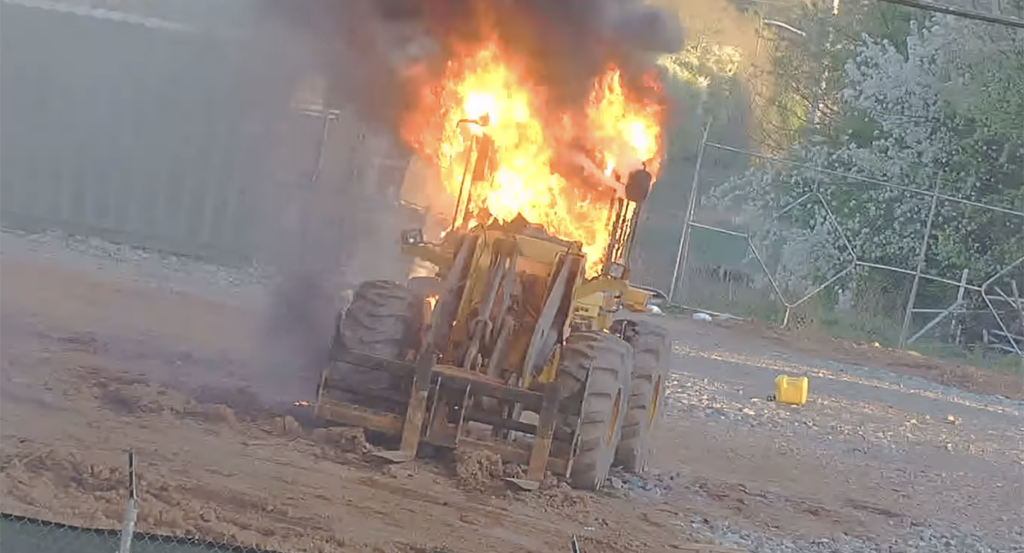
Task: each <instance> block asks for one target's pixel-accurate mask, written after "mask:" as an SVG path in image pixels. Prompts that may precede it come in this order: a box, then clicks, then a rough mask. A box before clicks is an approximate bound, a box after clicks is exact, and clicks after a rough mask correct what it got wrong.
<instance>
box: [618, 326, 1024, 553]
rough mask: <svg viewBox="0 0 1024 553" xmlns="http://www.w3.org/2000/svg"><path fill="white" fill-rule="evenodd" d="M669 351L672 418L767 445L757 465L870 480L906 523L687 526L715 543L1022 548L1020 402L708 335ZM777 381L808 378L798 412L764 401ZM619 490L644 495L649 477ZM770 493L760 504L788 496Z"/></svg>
mask: <svg viewBox="0 0 1024 553" xmlns="http://www.w3.org/2000/svg"><path fill="white" fill-rule="evenodd" d="M673 346H674V350H675V353H676V354H677V356H678V357H679V363H678V367H679V370H678V371H677V373H676V374H675V375H673V379H672V381H671V382H670V388H669V392H668V395H669V398H670V401H669V402H668V407H667V411H668V418H669V419H670V420H671V419H676V420H688V421H700V424H703V425H704V426H705V431H706V432H707V433H708V434H713V435H719V436H726V437H730V438H733V439H736V440H756V439H758V438H760V440H761V441H760V442H759V443H762V444H764V447H766V448H771V449H770V450H768V451H766V453H765V459H768V458H769V457H778V458H783V459H784V458H787V457H788V458H793V459H799V460H800V462H801V463H803V464H805V465H807V466H816V467H821V468H822V470H823V471H824V472H826V473H829V474H833V475H836V480H837V481H841V480H843V479H845V480H846V484H848V485H849V487H850V488H851V489H856V488H857V487H858V486H863V483H870V484H872V485H874V486H876V489H875V490H874V491H866V492H863V493H864V494H865V496H866V497H867V498H868V499H870V500H875V499H883V498H882V497H879V495H878V494H885V495H890V496H891V495H898V496H900V497H901V499H900V502H899V505H900V506H901V509H900V513H894V516H895V515H896V514H902V515H904V516H901V517H896V518H894V519H893V520H892V521H890V523H889V525H890V526H891V528H890V529H889V531H887V532H885V534H884V535H880V536H879V537H878V538H875V539H865V538H863V537H861V538H853V537H850V536H843V535H840V536H838V537H830V538H827V539H821V540H814V541H809V542H793V541H787V540H783V539H776V538H772V537H769V536H767V535H764V534H759V533H756V532H755V533H751V532H749V531H745V530H738V529H735V528H732V527H730V526H729V525H728V524H723V523H722V522H720V521H715V522H706V521H698V522H695V523H694V524H695V528H698V529H700V530H701V531H703V532H704V533H706V534H707V535H708V536H709V537H711V538H713V541H716V542H718V543H721V544H723V545H732V546H737V547H742V548H747V549H749V550H750V551H764V552H772V553H775V552H778V553H781V552H789V551H837V552H851V553H855V552H869V551H871V552H874V551H884V552H909V551H921V552H933V551H934V552H953V551H955V552H965V553H966V552H996V551H998V552H1011V551H1013V552H1024V530H1022V528H1024V402H1020V401H1014V400H1010V399H1007V398H1004V397H995V396H983V395H978V394H973V393H970V392H966V391H963V390H959V389H955V388H950V387H946V386H942V385H939V384H936V383H933V382H929V381H926V380H923V379H920V378H914V377H906V376H901V375H897V374H894V373H891V372H889V371H885V370H880V369H874V368H870V367H860V366H854V365H846V364H842V363H836V362H831V361H820V360H809V359H802V358H799V357H798V356H794V355H791V354H788V353H785V352H776V351H764V350H763V349H759V348H761V347H762V346H751V347H750V348H749V349H747V348H744V347H742V345H741V346H740V347H736V345H734V344H731V343H730V347H729V349H730V351H724V348H723V347H722V346H721V345H720V344H719V343H716V342H714V341H713V339H712V338H710V337H708V336H703V337H702V336H699V335H696V336H688V337H687V339H686V340H685V342H676V343H674V345H673ZM744 349H747V351H742V350H744ZM779 374H787V375H790V376H807V377H808V378H809V379H810V398H809V402H808V403H807V404H806V405H804V406H802V407H794V406H787V405H781V404H777V403H774V402H771V401H767V400H766V398H767V396H769V395H770V394H772V393H773V381H774V378H775V377H776V376H777V375H779ZM766 462H767V461H766ZM662 480H663V479H662ZM679 480H680V481H682V482H685V481H686V479H685V478H682V479H679ZM679 485H680V484H675V486H676V487H678V486H679ZM684 485H685V484H684ZM690 485H691V486H692V484H690ZM672 486H673V484H669V485H668V486H663V487H672ZM625 487H627V488H632V489H634V490H635V491H636V493H638V494H640V495H644V494H647V495H650V494H651V493H652V486H651V485H650V483H649V482H644V483H640V484H638V483H633V484H632V485H630V484H629V483H628V482H626V483H625ZM653 488H654V493H662V494H663V493H665V492H664V491H659V486H657V485H655V486H653ZM879 490H880V491H879ZM691 491H692V492H693V493H692V495H694V496H699V495H700V494H699V491H695V490H691ZM778 492H779V493H778V494H777V495H778V497H775V498H771V499H770V500H769V499H766V500H765V503H766V507H769V508H771V506H772V505H781V504H782V501H783V500H784V499H785V495H786V494H787V493H789V492H788V491H787V490H785V489H780V490H778ZM762 495H765V494H762ZM771 495H773V494H771V493H770V492H769V493H768V494H767V496H768V497H769V498H770V497H771ZM698 499H699V497H698Z"/></svg>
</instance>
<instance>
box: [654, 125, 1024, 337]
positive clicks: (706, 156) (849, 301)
mask: <svg viewBox="0 0 1024 553" xmlns="http://www.w3.org/2000/svg"><path fill="white" fill-rule="evenodd" d="M710 129H711V122H708V124H707V126H706V127H705V133H704V136H703V139H702V141H701V143H700V147H699V152H698V155H697V158H696V162H695V164H696V167H695V171H694V179H693V183H692V187H691V192H690V198H689V204H688V208H687V210H686V212H685V214H684V218H683V222H682V225H681V226H682V227H683V228H682V231H681V233H680V234H681V239H680V242H679V248H678V252H677V256H676V259H675V270H674V272H673V275H672V280H671V281H670V284H669V286H668V287H667V289H668V290H669V296H670V302H671V303H673V304H675V305H679V306H682V307H685V308H689V309H695V310H701V311H706V312H710V313H719V314H724V313H728V314H731V315H736V316H743V317H752V318H757V319H762V320H768V321H772V322H776V323H779V324H782V325H784V326H789V327H792V328H798V329H799V328H804V327H810V326H815V327H819V328H821V327H824V328H826V329H827V330H830V331H834V333H838V334H840V335H844V336H847V337H851V338H855V339H861V340H867V341H879V342H883V343H884V344H885V345H890V346H898V347H901V348H903V347H909V346H911V345H912V344H915V343H916V345H915V346H914V347H917V348H920V347H924V348H927V347H929V346H936V347H940V346H941V345H942V344H950V345H951V346H953V347H958V346H964V345H966V346H980V347H982V348H983V349H986V350H989V351H994V352H998V353H1003V354H1005V353H1010V354H1015V355H1017V356H1024V353H1022V352H1024V247H1022V244H1021V242H1020V237H1021V236H1024V212H1022V211H1020V210H1019V209H1015V208H1013V207H1006V206H999V205H987V204H985V203H982V202H979V201H975V200H973V199H971V198H965V197H962V196H959V195H957V194H954V193H950V192H946V188H945V186H944V183H942V182H936V183H935V184H934V186H933V187H932V188H931V189H930V190H926V189H920V188H917V187H914V186H912V185H907V184H904V183H900V182H890V181H885V180H881V179H878V178H871V177H866V176H863V175H854V174H848V173H843V172H840V171H836V170H832V169H829V168H827V167H824V166H820V165H810V164H807V163H804V162H798V161H794V160H788V159H782V158H776V157H772V156H768V155H765V154H762V153H758V152H754V151H750V150H746V149H742V148H736V147H732V146H729V145H726V144H720V143H716V142H714V141H712V140H710V139H709V137H708V132H707V131H708V130H710ZM768 178H772V179H776V180H779V179H781V182H786V183H787V185H788V186H789V187H790V188H791V191H797V192H794V193H793V194H790V197H789V198H787V199H785V200H784V201H783V202H782V203H779V204H777V205H768V204H767V203H764V202H762V203H764V205H760V206H759V208H760V209H759V210H757V211H758V213H752V212H751V211H750V209H749V205H748V206H747V207H746V208H744V207H742V206H737V205H734V204H730V203H729V202H728V201H725V200H723V198H722V197H721V196H722V193H721V190H722V187H723V185H726V184H727V183H729V182H735V183H739V184H740V185H741V186H743V187H747V186H748V185H749V183H750V182H752V181H751V179H754V180H756V179H768ZM744 179H745V180H744ZM851 189H854V190H856V191H857V193H858V194H861V195H863V193H864V191H865V190H871V191H873V192H872V194H875V193H877V195H878V198H879V199H878V200H877V203H878V205H877V206H866V207H865V206H858V208H860V209H865V210H866V211H868V212H873V213H877V214H879V219H881V218H882V215H883V214H885V213H891V211H892V210H897V211H901V212H902V213H904V214H905V215H906V219H904V221H903V224H904V225H905V226H906V227H907V228H908V229H910V228H913V229H918V228H919V229H920V231H913V230H907V231H906V232H904V234H906V235H907V236H909V237H911V238H913V240H911V243H912V244H914V246H913V247H911V248H910V249H909V250H908V251H907V252H906V253H905V255H904V262H903V263H900V264H895V263H892V262H888V263H885V262H880V261H878V260H876V259H872V257H871V254H870V252H872V251H877V250H878V248H874V247H872V246H874V245H875V242H876V241H879V240H881V239H882V237H881V236H880V234H881V232H882V230H884V229H876V228H874V227H873V225H876V224H877V223H878V221H877V220H867V221H864V222H863V225H864V226H863V228H861V227H858V226H856V225H853V226H851V224H850V221H851V218H850V217H849V212H843V211H842V210H844V209H846V208H847V207H848V205H847V204H846V202H850V201H853V200H851V198H852V197H853V196H851V195H850V194H849V193H848V192H849V191H850V190H851ZM801 190H802V192H800V191H801ZM879 191H880V192H879ZM754 194H756V191H755V192H754ZM748 200H749V198H748ZM755 203H757V202H755ZM844 215H845V216H846V217H845V218H844ZM972 217H973V218H974V219H975V220H978V219H983V220H985V221H988V222H989V224H992V225H993V226H994V227H995V228H998V229H1008V230H1006V232H1005V236H1006V237H1008V238H1006V243H1005V244H1003V243H999V242H998V241H997V242H996V244H995V246H994V247H993V248H994V249H996V250H999V253H1001V255H999V256H996V257H993V258H992V259H986V260H985V261H984V262H983V261H982V260H981V257H978V258H977V260H975V261H970V262H968V263H966V264H965V265H963V266H959V267H955V269H956V273H957V274H955V275H950V274H946V273H948V272H949V270H950V268H949V265H950V264H949V263H940V262H939V260H936V259H935V257H934V256H933V255H932V254H931V252H930V251H929V248H934V247H935V246H936V244H937V243H940V241H947V242H948V241H949V240H951V239H956V237H957V236H958V235H956V234H955V233H956V232H957V229H958V228H960V227H955V228H944V225H947V226H953V225H960V224H961V223H962V222H964V221H968V220H969V219H970V218H972ZM967 226H969V225H967ZM808 227H812V228H814V229H815V231H814V232H808V231H806V229H807V228H808ZM915 232H916V234H915ZM1015 237H1016V238H1015ZM960 238H961V239H963V240H970V239H971V238H970V237H969V236H966V235H965V236H961V237H960ZM966 249H969V250H977V247H976V246H968V247H967V248H966ZM978 255H979V256H980V254H978ZM990 257H992V256H990ZM986 264H987V265H992V266H991V267H988V266H986ZM943 271H945V272H943Z"/></svg>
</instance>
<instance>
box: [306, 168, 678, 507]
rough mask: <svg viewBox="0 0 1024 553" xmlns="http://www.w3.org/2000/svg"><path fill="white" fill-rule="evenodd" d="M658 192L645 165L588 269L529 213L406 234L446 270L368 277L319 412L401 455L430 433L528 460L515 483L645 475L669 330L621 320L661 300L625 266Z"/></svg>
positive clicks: (339, 341) (447, 442)
mask: <svg viewBox="0 0 1024 553" xmlns="http://www.w3.org/2000/svg"><path fill="white" fill-rule="evenodd" d="M467 164H468V162H467ZM650 186H651V174H650V173H648V172H647V171H646V169H641V170H637V171H634V172H632V173H630V175H629V176H628V178H627V179H626V182H625V183H624V187H623V188H624V190H625V194H624V196H625V197H621V196H619V197H616V198H614V199H612V200H611V201H610V203H609V207H608V209H609V217H608V224H609V225H610V232H611V240H610V243H609V244H608V248H607V250H606V251H605V255H604V262H603V268H602V270H601V271H600V274H599V275H597V276H594V277H590V278H588V277H586V275H585V267H586V256H585V255H584V253H583V250H582V246H581V244H580V243H578V242H570V241H566V240H562V239H560V238H558V237H556V236H551V235H549V234H548V233H547V232H545V231H544V229H542V228H540V227H538V226H536V225H532V224H530V223H529V222H528V221H526V220H525V219H523V218H522V217H521V216H520V217H518V218H516V219H514V220H512V221H509V222H506V223H499V222H484V223H480V224H476V225H475V226H472V227H470V225H469V223H468V221H469V220H470V218H469V216H468V214H462V216H461V217H460V216H459V205H456V213H455V216H454V217H453V221H452V229H451V230H450V231H449V232H447V233H446V234H445V235H444V236H443V238H442V239H441V240H439V241H438V242H436V243H430V242H427V241H425V240H424V237H423V232H422V230H420V229H413V230H406V231H403V232H402V233H401V245H402V249H403V252H404V253H406V254H408V255H411V256H414V257H416V258H418V259H420V260H422V261H426V262H428V263H430V264H432V265H433V266H436V267H437V275H436V276H433V277H423V276H420V277H414V278H410V279H409V281H408V282H406V283H397V282H391V281H385V280H372V281H367V282H363V283H362V284H360V285H359V286H358V288H357V289H356V290H355V291H354V294H353V295H352V299H351V303H350V304H349V306H348V308H347V310H345V311H344V312H342V313H339V314H338V317H337V319H336V328H335V333H334V338H333V344H332V348H331V351H332V353H331V359H330V364H329V366H328V368H327V369H326V370H324V371H323V373H322V375H321V379H320V384H319V387H318V390H317V399H316V403H315V413H316V415H317V417H319V418H320V419H321V420H324V421H327V422H329V423H336V424H343V425H349V426H356V427H362V428H364V429H366V430H368V431H372V432H374V433H377V434H383V435H387V436H391V437H393V440H392V442H394V443H395V444H396V445H397V449H392V450H386V451H383V452H381V453H379V454H378V455H380V456H381V457H384V458H385V459H387V460H389V461H391V462H396V463H400V462H405V461H408V460H411V459H413V458H414V457H415V456H416V454H417V451H418V449H419V447H420V445H421V444H423V443H427V444H431V445H432V446H434V447H440V448H452V449H454V448H486V449H488V450H491V451H494V452H496V453H498V454H499V455H500V456H501V458H502V459H503V460H504V461H505V462H507V463H517V464H520V465H524V466H525V467H526V471H525V476H524V477H522V478H514V479H510V480H511V481H512V482H514V483H515V484H517V485H518V486H520V487H521V488H523V489H527V490H529V489H535V488H537V487H538V486H539V484H540V482H541V481H542V480H543V478H544V477H545V474H546V473H547V472H551V473H553V474H556V475H560V476H563V477H565V478H566V479H567V480H568V482H569V483H570V485H572V486H573V487H575V488H579V489H588V490H596V489H598V488H600V487H601V486H602V485H603V484H604V482H605V480H606V479H607V477H608V472H609V469H610V467H611V466H612V465H613V464H616V465H619V466H621V467H623V468H624V469H626V470H628V471H633V472H642V471H643V470H644V469H645V467H646V463H647V460H648V458H649V455H650V452H651V449H652V443H651V440H652V429H653V427H654V424H655V421H656V420H657V419H658V417H659V414H660V411H661V406H662V403H663V401H662V398H663V397H664V393H665V379H666V374H667V369H668V363H669V357H670V345H669V342H668V340H667V337H666V333H665V331H664V330H663V329H662V328H661V327H659V326H658V325H656V324H653V323H651V322H649V321H647V320H644V319H643V318H640V319H628V318H627V319H621V318H620V319H618V320H615V315H616V313H618V312H620V311H621V310H622V309H625V310H626V311H629V312H636V313H642V312H646V311H647V307H648V306H647V303H648V300H649V299H650V297H651V292H650V291H649V290H644V289H640V288H637V287H633V286H630V284H629V281H628V277H629V269H628V266H627V265H628V263H627V260H628V259H629V248H630V245H631V243H632V241H633V234H634V232H635V230H636V225H637V221H638V219H639V213H640V207H641V205H642V204H643V202H644V200H645V199H646V198H647V194H648V192H649V190H650ZM470 192H471V191H470ZM460 203H461V202H460ZM466 205H468V196H467V202H466ZM465 211H468V208H467V209H465Z"/></svg>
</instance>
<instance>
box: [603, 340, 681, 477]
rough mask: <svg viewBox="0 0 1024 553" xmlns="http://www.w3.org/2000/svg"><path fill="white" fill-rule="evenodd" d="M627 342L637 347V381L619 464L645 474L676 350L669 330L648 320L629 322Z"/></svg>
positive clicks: (617, 456) (632, 386) (633, 385)
mask: <svg viewBox="0 0 1024 553" xmlns="http://www.w3.org/2000/svg"><path fill="white" fill-rule="evenodd" d="M623 339H624V340H625V341H626V342H627V343H629V344H630V345H631V346H633V379H632V382H631V384H630V394H629V403H628V405H627V407H626V416H625V421H624V422H623V424H622V438H621V439H620V440H619V446H618V448H617V449H616V451H615V464H616V465H617V466H620V467H622V468H623V469H625V470H627V471H629V472H633V473H636V474H641V473H643V472H644V471H646V470H647V463H648V461H649V460H650V457H651V454H652V452H653V450H654V443H653V442H654V438H653V430H654V426H655V424H656V423H657V420H658V418H659V417H660V415H661V408H662V405H663V404H664V401H663V400H664V397H665V381H666V378H667V375H668V365H669V360H670V359H671V355H672V350H671V343H670V342H669V339H668V333H667V332H666V330H665V329H664V328H663V327H661V326H660V325H657V324H654V323H650V322H647V321H635V320H634V321H627V322H626V327H625V332H624V334H623Z"/></svg>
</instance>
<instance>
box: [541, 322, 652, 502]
mask: <svg viewBox="0 0 1024 553" xmlns="http://www.w3.org/2000/svg"><path fill="white" fill-rule="evenodd" d="M632 372H633V348H631V347H630V345H629V344H627V343H626V342H625V341H624V340H622V339H621V338H619V337H617V336H614V335H611V334H608V333H605V332H595V331H582V332H574V333H572V334H570V335H569V337H568V338H567V339H566V340H565V344H564V345H563V346H562V353H561V358H560V362H559V368H558V381H557V382H558V386H559V388H560V389H561V393H562V397H563V399H562V405H564V406H566V407H563V409H562V411H563V415H564V416H565V422H566V424H567V425H569V424H571V425H575V424H576V421H577V420H578V421H579V433H578V434H577V447H576V452H575V457H574V458H573V461H572V469H571V470H570V471H569V484H570V485H571V486H572V487H574V488H577V489H583V490H597V489H600V488H601V486H602V485H604V482H605V480H606V479H607V478H608V470H609V469H610V468H611V465H612V460H613V459H614V457H615V448H616V446H617V445H618V443H619V436H620V433H621V431H622V422H623V419H624V417H625V413H626V409H627V402H628V400H629V382H630V379H631V376H632Z"/></svg>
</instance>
